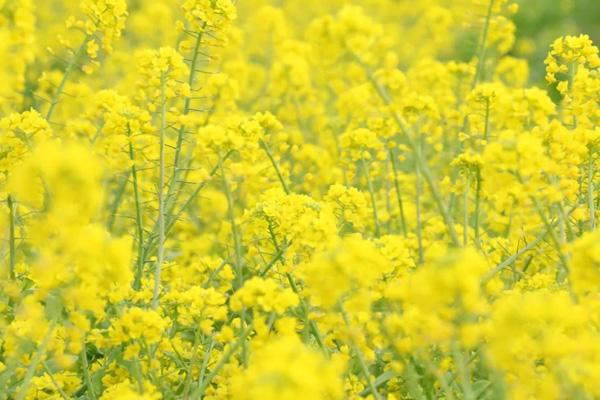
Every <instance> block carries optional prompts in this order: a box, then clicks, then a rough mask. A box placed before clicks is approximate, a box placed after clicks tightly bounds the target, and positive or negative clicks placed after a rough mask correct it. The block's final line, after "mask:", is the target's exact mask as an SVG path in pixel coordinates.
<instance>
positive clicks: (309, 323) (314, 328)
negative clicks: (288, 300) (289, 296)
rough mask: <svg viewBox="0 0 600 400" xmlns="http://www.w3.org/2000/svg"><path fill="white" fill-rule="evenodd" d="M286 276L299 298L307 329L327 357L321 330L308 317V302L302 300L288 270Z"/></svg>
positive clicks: (327, 351) (327, 350)
mask: <svg viewBox="0 0 600 400" xmlns="http://www.w3.org/2000/svg"><path fill="white" fill-rule="evenodd" d="M286 277H287V280H288V282H289V283H290V287H291V288H292V290H293V291H294V293H296V295H297V296H298V298H299V299H300V306H301V307H302V311H303V313H304V318H305V320H304V324H305V325H306V326H307V327H308V329H309V330H310V332H311V333H312V335H313V337H314V338H315V340H316V341H317V344H318V345H319V347H320V348H321V351H322V352H323V354H325V356H327V357H329V349H327V346H325V342H324V341H323V336H322V335H321V332H320V331H319V328H318V327H317V324H316V322H314V321H312V320H311V319H310V318H309V314H310V309H309V308H308V304H306V301H305V300H304V298H303V297H302V296H301V294H300V290H299V289H298V285H296V282H295V281H294V277H293V276H292V274H291V273H289V272H287V273H286Z"/></svg>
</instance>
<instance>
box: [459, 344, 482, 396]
mask: <svg viewBox="0 0 600 400" xmlns="http://www.w3.org/2000/svg"><path fill="white" fill-rule="evenodd" d="M454 360H455V362H456V367H457V369H458V374H457V376H458V381H459V383H460V386H461V388H462V394H463V399H465V400H476V398H477V397H476V396H475V393H474V392H473V386H472V385H471V379H470V377H471V376H470V375H471V374H470V372H469V363H468V361H467V360H465V356H464V354H463V353H462V352H461V351H460V350H459V349H455V351H454Z"/></svg>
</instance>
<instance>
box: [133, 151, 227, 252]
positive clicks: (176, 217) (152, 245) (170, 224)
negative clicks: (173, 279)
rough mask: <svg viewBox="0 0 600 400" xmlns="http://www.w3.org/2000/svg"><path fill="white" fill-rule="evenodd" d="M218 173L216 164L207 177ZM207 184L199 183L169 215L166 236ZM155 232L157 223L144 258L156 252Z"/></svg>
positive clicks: (156, 236) (206, 182) (147, 244)
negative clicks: (174, 211) (177, 208)
mask: <svg viewBox="0 0 600 400" xmlns="http://www.w3.org/2000/svg"><path fill="white" fill-rule="evenodd" d="M231 154H232V151H230V152H228V153H227V154H225V156H224V157H223V158H222V162H224V161H225V160H227V158H229V156H230V155H231ZM218 171H219V164H218V163H217V165H215V166H214V167H213V168H212V170H211V171H210V174H209V176H210V177H211V178H212V177H213V176H214V175H215V174H216V173H217V172H218ZM208 182H209V181H208V180H206V181H203V182H200V183H199V184H198V186H196V188H195V189H194V191H193V192H192V193H191V194H190V195H189V196H188V198H187V199H186V200H185V201H184V203H183V205H182V206H181V208H180V209H179V210H178V211H177V212H176V213H174V214H173V213H169V216H170V218H169V220H168V221H167V223H166V229H165V234H167V235H168V234H169V232H170V231H171V229H172V228H173V226H175V223H176V222H177V221H178V220H179V219H180V218H181V215H182V214H183V213H184V212H185V211H186V210H187V209H188V207H189V206H190V205H191V204H192V202H193V201H194V200H195V199H196V197H198V195H199V194H200V192H201V191H202V189H204V188H205V187H206V185H207V184H208ZM157 231H158V221H157V223H156V224H155V226H154V228H153V231H152V233H151V234H150V235H148V239H147V241H146V244H145V245H144V258H147V257H150V256H152V255H153V254H154V251H155V250H156V249H155V246H156V240H157V238H158V235H157Z"/></svg>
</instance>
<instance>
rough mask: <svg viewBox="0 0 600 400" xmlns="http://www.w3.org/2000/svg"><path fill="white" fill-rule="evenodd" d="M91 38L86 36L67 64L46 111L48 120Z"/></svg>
mask: <svg viewBox="0 0 600 400" xmlns="http://www.w3.org/2000/svg"><path fill="white" fill-rule="evenodd" d="M90 39H91V36H90V35H86V37H85V38H84V39H83V43H81V46H79V48H78V49H77V51H76V52H75V54H74V55H73V57H72V58H71V60H70V61H69V64H68V65H67V68H66V69H65V73H64V74H63V77H62V79H61V81H60V83H59V85H58V87H57V89H56V92H54V96H52V99H51V100H50V107H49V108H48V112H47V113H46V120H47V121H48V122H49V121H50V118H52V114H54V111H55V109H56V105H57V104H58V101H59V100H60V96H61V95H62V93H63V91H64V90H65V85H66V84H67V81H68V80H69V76H70V75H71V73H72V72H73V68H74V67H75V66H76V65H77V61H78V60H79V57H81V56H82V55H83V52H84V51H85V46H87V43H88V42H89V41H90Z"/></svg>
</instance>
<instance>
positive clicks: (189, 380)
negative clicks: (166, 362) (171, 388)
mask: <svg viewBox="0 0 600 400" xmlns="http://www.w3.org/2000/svg"><path fill="white" fill-rule="evenodd" d="M199 339H200V338H199V335H198V331H194V344H193V346H192V351H193V353H192V358H191V359H190V363H189V365H188V368H187V371H186V374H185V386H184V389H183V395H182V396H183V398H184V399H188V398H189V393H190V388H191V385H192V371H193V369H194V364H196V357H197V353H198V351H197V350H198V344H199Z"/></svg>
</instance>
